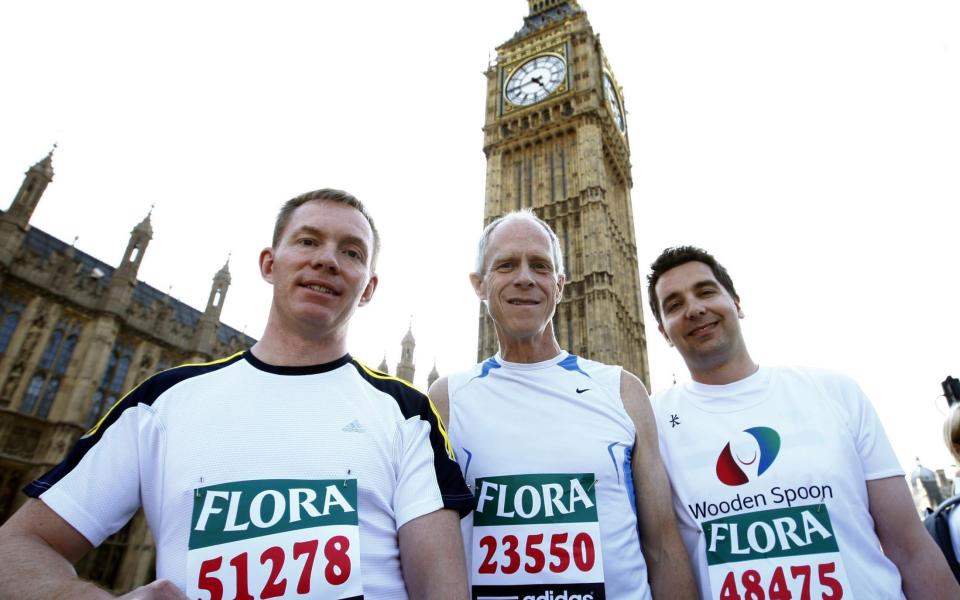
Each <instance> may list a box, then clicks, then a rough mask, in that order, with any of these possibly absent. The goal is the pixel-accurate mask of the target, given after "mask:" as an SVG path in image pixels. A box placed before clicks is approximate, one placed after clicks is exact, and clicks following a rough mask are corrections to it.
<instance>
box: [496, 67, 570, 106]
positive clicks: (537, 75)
mask: <svg viewBox="0 0 960 600" xmlns="http://www.w3.org/2000/svg"><path fill="white" fill-rule="evenodd" d="M566 76H567V64H566V63H565V62H564V61H563V58H561V57H559V56H557V55H556V54H542V55H540V56H538V57H536V58H533V59H531V60H528V61H527V62H525V63H523V64H522V65H521V66H520V68H519V69H517V70H516V71H514V72H513V74H512V75H510V78H509V79H507V84H506V85H505V86H504V88H503V97H504V98H505V99H506V100H507V102H509V103H510V104H513V105H514V106H530V105H531V104H534V103H536V102H539V101H541V100H543V99H544V98H546V97H547V96H549V95H550V94H551V93H553V92H554V90H556V89H557V88H558V87H560V84H562V83H563V82H564V79H565V78H566Z"/></svg>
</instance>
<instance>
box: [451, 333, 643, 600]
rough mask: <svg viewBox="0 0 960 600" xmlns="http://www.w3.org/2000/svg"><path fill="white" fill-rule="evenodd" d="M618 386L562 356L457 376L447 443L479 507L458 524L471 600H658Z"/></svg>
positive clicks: (607, 371)
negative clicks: (650, 579)
mask: <svg viewBox="0 0 960 600" xmlns="http://www.w3.org/2000/svg"><path fill="white" fill-rule="evenodd" d="M620 375H621V368H620V367H617V366H610V365H604V364H601V363H597V362H593V361H590V360H586V359H584V358H580V357H577V356H574V355H571V354H568V353H566V352H562V353H561V354H560V355H558V356H556V357H554V358H552V359H550V360H548V361H544V362H540V363H534V364H518V363H509V362H506V361H504V360H503V359H502V358H500V357H499V355H498V356H495V357H493V358H490V359H488V360H487V361H485V362H483V363H481V364H479V365H476V366H475V367H474V368H473V369H471V370H470V371H467V372H464V373H459V374H456V375H452V376H450V378H449V386H448V390H449V398H450V418H449V421H450V428H449V434H450V440H451V443H452V445H453V447H454V451H455V452H456V454H457V459H458V464H459V465H460V468H461V469H462V470H463V472H464V478H465V479H466V480H467V484H468V485H469V486H470V487H471V489H473V490H474V495H475V497H476V499H477V510H476V511H475V512H474V513H473V515H471V516H469V517H467V518H465V519H464V520H463V522H462V523H463V533H464V545H465V548H466V552H467V567H468V570H469V571H470V579H471V586H472V588H473V597H474V598H478V597H484V596H505V595H510V596H517V597H518V598H520V599H521V600H523V599H524V598H526V597H530V598H538V597H546V598H554V597H558V598H564V597H566V598H570V599H580V600H588V599H590V600H599V599H601V598H615V599H618V600H619V599H633V598H636V599H648V598H650V591H649V586H648V583H647V568H646V562H645V561H644V558H643V554H642V552H641V549H640V540H639V534H638V530H637V518H636V502H635V498H634V490H633V479H632V469H631V464H630V460H631V453H632V450H633V445H634V440H635V437H636V429H635V427H634V425H633V422H632V420H631V419H630V417H629V416H628V415H627V414H626V411H625V410H624V407H623V402H622V400H621V398H620ZM551 592H552V595H550V593H551ZM563 594H566V596H564V595H563Z"/></svg>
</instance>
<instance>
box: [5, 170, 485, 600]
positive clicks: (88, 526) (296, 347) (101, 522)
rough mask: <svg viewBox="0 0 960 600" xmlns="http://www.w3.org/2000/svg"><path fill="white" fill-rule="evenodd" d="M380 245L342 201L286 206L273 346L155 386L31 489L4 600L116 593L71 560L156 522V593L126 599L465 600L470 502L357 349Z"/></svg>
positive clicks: (130, 398) (441, 445) (405, 394)
mask: <svg viewBox="0 0 960 600" xmlns="http://www.w3.org/2000/svg"><path fill="white" fill-rule="evenodd" d="M378 249H379V236H378V234H377V230H376V228H375V227H374V224H373V221H372V219H371V218H370V216H369V215H368V214H367V212H366V210H365V209H364V207H363V205H362V204H361V203H360V202H359V201H358V200H357V199H356V198H354V197H353V196H351V195H349V194H347V193H346V192H341V191H339V190H329V189H327V190H318V191H316V192H311V193H308V194H304V195H302V196H299V197H297V198H294V199H292V200H290V201H289V202H287V203H286V204H285V205H284V207H283V209H282V210H281V211H280V215H279V216H278V218H277V223H276V228H275V233H274V238H273V243H272V245H271V247H269V248H265V249H264V250H263V251H262V252H261V253H260V272H261V275H262V276H263V278H264V279H265V280H266V281H267V282H268V283H270V284H271V285H272V286H273V301H272V303H271V307H270V314H269V317H268V320H267V326H266V329H265V331H264V334H263V337H262V338H261V339H260V341H258V342H257V343H256V344H255V345H254V346H253V347H252V348H251V349H250V350H249V351H246V352H241V353H238V354H236V355H234V356H231V357H229V358H225V359H221V360H217V361H213V362H211V363H206V364H201V365H185V366H182V367H177V368H174V369H170V370H167V371H164V372H162V373H159V374H157V375H155V376H153V377H151V378H150V379H148V380H147V381H145V382H144V383H142V384H141V385H139V386H137V387H136V388H135V389H134V390H133V391H131V392H130V393H129V394H127V395H126V396H125V397H124V398H123V399H121V400H120V401H119V402H118V403H117V404H116V405H115V406H114V407H112V408H111V409H110V411H109V412H108V413H107V414H106V416H105V417H104V418H103V419H102V420H101V421H100V422H99V423H97V424H96V425H95V426H94V427H93V428H92V429H91V430H90V431H89V432H87V434H86V435H85V436H84V437H83V438H81V440H80V441H79V442H78V443H77V445H76V447H75V448H74V449H73V451H72V452H71V453H70V455H69V456H68V457H67V458H66V460H64V462H63V463H61V464H60V465H58V466H57V467H55V468H54V469H53V470H52V471H50V472H49V473H47V474H46V475H44V476H42V477H41V478H40V479H38V480H36V481H34V482H33V483H32V484H30V485H29V486H27V488H26V490H25V491H26V492H27V494H28V495H30V496H33V497H35V498H39V499H38V500H28V502H27V504H26V505H25V506H24V507H23V508H22V509H21V510H19V511H18V512H17V513H16V514H15V515H14V516H13V517H12V518H11V519H10V520H9V521H8V522H7V523H6V524H5V525H4V526H3V527H2V528H0V596H2V597H3V598H8V597H10V598H17V599H22V598H102V597H111V596H109V594H106V593H105V592H103V591H102V590H99V589H97V588H96V587H95V586H93V585H92V584H89V583H86V582H82V581H80V580H78V579H77V578H76V575H75V573H74V572H73V569H72V567H71V564H70V563H72V562H76V561H77V560H78V559H79V558H80V557H81V556H83V554H85V553H86V552H87V551H89V550H90V549H91V548H92V547H94V546H96V545H98V544H99V543H101V542H102V541H103V540H104V539H106V537H107V536H109V535H110V534H111V533H113V532H114V531H116V530H118V529H120V527H122V526H123V525H124V523H126V522H127V520H129V519H130V517H131V516H132V515H133V513H134V512H135V511H136V510H137V508H139V507H140V506H142V507H143V509H144V511H145V513H146V518H147V522H148V523H149V525H150V528H151V531H152V533H153V537H154V539H155V541H156V546H157V576H158V577H159V578H160V579H159V580H158V581H156V582H154V583H152V584H150V585H148V586H145V587H144V588H140V589H138V590H134V591H133V592H131V593H130V594H129V595H128V596H126V597H130V598H185V597H189V598H191V599H196V598H200V599H201V600H207V599H212V600H220V599H221V598H224V599H229V598H237V599H253V598H294V597H296V598H323V599H335V598H336V599H343V598H360V597H367V598H377V599H380V598H407V597H408V595H409V596H410V597H412V598H417V599H420V598H432V599H435V600H449V599H451V598H466V589H467V588H466V573H465V565H464V564H463V559H462V556H461V555H460V553H459V551H460V548H461V542H460V535H459V531H458V514H457V512H455V511H460V512H461V514H465V513H466V512H469V509H470V507H471V506H472V494H471V493H470V491H469V490H468V489H467V488H466V486H465V485H464V482H463V479H462V476H461V474H460V471H459V469H458V467H457V466H456V464H455V462H454V460H453V453H452V451H451V450H450V447H449V443H448V442H447V441H446V434H445V432H444V430H443V429H442V426H441V425H440V423H439V422H438V420H437V418H436V416H435V411H434V409H433V407H432V406H431V404H430V401H429V400H428V399H427V397H426V396H424V395H423V394H421V393H420V392H418V391H416V390H415V389H413V388H412V387H410V386H408V385H407V384H405V383H403V382H401V381H400V380H398V379H395V378H392V377H389V376H386V375H384V374H382V373H378V372H376V371H373V370H371V369H369V368H367V367H366V366H364V365H363V364H361V363H360V362H359V361H357V360H356V359H353V358H352V357H351V356H350V355H349V354H348V353H347V346H346V335H347V328H348V325H349V322H350V319H351V317H352V316H353V313H354V311H355V310H356V308H357V307H358V306H364V305H365V304H367V303H368V302H369V301H370V299H371V298H372V297H373V293H374V291H375V290H376V287H377V281H378V279H377V275H376V274H375V273H374V268H375V261H376V257H377V252H378ZM446 509H454V510H446ZM184 593H186V594H187V596H184Z"/></svg>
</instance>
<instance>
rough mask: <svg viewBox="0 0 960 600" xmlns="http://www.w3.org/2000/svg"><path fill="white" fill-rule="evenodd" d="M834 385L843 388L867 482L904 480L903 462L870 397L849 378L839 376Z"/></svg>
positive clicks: (842, 391)
mask: <svg viewBox="0 0 960 600" xmlns="http://www.w3.org/2000/svg"><path fill="white" fill-rule="evenodd" d="M834 385H837V386H838V387H839V389H840V393H841V395H842V396H843V400H844V409H845V410H846V412H847V414H848V422H849V424H850V427H851V432H852V434H853V439H854V443H855V445H856V448H857V454H858V455H859V457H860V464H861V466H862V468H863V474H864V478H865V479H866V480H868V481H869V480H872V479H883V478H885V477H894V476H903V475H904V471H903V468H902V467H901V466H900V461H898V460H897V456H896V454H895V453H894V452H893V447H892V446H891V445H890V440H889V439H888V438H887V434H886V431H884V429H883V424H882V423H881V422H880V417H879V416H877V412H876V410H874V408H873V404H871V402H870V399H869V398H867V395H866V394H864V392H863V390H862V389H861V388H860V386H859V385H858V384H857V383H856V382H855V381H853V380H852V379H849V378H847V377H843V376H839V375H838V376H836V382H835V383H834Z"/></svg>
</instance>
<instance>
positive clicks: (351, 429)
mask: <svg viewBox="0 0 960 600" xmlns="http://www.w3.org/2000/svg"><path fill="white" fill-rule="evenodd" d="M340 431H346V432H347V433H364V432H366V431H367V428H366V427H364V426H363V425H361V424H360V421H357V420H356V419H354V420H353V421H350V424H349V425H345V426H344V428H343V429H341V430H340Z"/></svg>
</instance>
